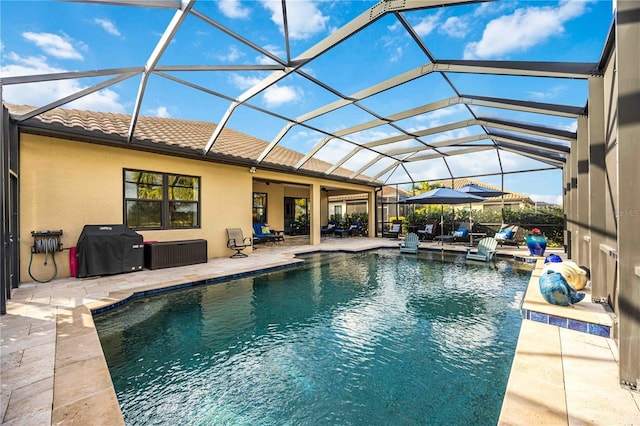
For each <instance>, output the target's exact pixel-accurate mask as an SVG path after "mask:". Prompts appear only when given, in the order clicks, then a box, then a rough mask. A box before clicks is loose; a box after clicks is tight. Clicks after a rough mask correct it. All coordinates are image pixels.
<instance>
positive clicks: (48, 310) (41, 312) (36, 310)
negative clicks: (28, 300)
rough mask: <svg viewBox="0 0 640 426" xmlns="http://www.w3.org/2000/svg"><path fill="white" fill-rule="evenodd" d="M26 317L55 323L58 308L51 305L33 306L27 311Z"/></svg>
mask: <svg viewBox="0 0 640 426" xmlns="http://www.w3.org/2000/svg"><path fill="white" fill-rule="evenodd" d="M25 315H26V316H27V317H29V318H33V319H40V320H48V321H51V322H55V320H56V308H55V307H53V306H50V305H33V306H31V307H30V308H29V309H28V310H27V312H26V314H25Z"/></svg>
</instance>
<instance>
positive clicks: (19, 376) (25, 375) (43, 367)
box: [2, 354, 54, 389]
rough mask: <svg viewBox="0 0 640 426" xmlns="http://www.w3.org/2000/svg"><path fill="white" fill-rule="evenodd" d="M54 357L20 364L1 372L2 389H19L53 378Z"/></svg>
mask: <svg viewBox="0 0 640 426" xmlns="http://www.w3.org/2000/svg"><path fill="white" fill-rule="evenodd" d="M53 367H54V356H53V354H52V356H50V357H47V358H39V359H37V360H34V361H32V362H21V363H20V366H18V367H15V368H13V369H11V370H10V371H6V372H3V375H2V388H3V389H19V388H22V387H23V386H27V385H30V384H32V383H36V382H39V381H40V380H43V379H46V378H48V377H53Z"/></svg>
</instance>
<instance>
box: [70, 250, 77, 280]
mask: <svg viewBox="0 0 640 426" xmlns="http://www.w3.org/2000/svg"><path fill="white" fill-rule="evenodd" d="M69 272H70V274H71V276H72V277H76V276H77V275H78V258H77V257H76V248H75V247H70V248H69Z"/></svg>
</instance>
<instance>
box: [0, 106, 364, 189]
mask: <svg viewBox="0 0 640 426" xmlns="http://www.w3.org/2000/svg"><path fill="white" fill-rule="evenodd" d="M5 106H6V107H7V109H8V110H9V113H10V114H11V115H12V116H20V115H23V114H26V113H28V112H30V111H32V110H34V109H35V107H33V106H28V105H11V104H5ZM24 123H26V124H31V125H36V124H38V127H41V128H42V127H45V128H46V127H56V126H58V127H59V126H62V128H63V129H64V130H65V131H68V132H69V133H74V134H77V133H79V134H86V133H89V134H91V135H92V136H94V137H97V138H100V137H104V136H105V135H106V136H108V137H109V139H110V140H113V139H116V140H117V141H118V142H121V143H126V142H125V141H126V139H127V135H128V132H129V126H130V124H131V116H130V115H128V114H116V113H105V112H94V111H83V110H77V109H63V108H54V109H52V110H49V111H47V112H44V113H42V114H40V115H37V116H35V117H33V118H30V119H28V120H26V121H24ZM42 125H44V126H42ZM215 129H216V124H215V123H210V122H204V121H195V120H181V119H175V118H161V117H147V116H139V118H138V121H137V123H136V127H135V131H134V143H133V146H135V145H136V144H143V145H145V146H149V145H151V146H153V145H154V144H157V145H162V146H165V147H171V148H178V149H180V150H184V151H185V152H187V153H189V154H190V155H198V154H200V155H202V152H203V150H204V148H205V146H206V144H207V142H208V141H209V138H210V137H211V135H212V134H213V132H214V130H215ZM267 145H268V142H266V141H264V140H262V139H259V138H256V137H253V136H250V135H247V134H245V133H242V132H238V131H236V130H233V129H230V128H228V127H225V128H224V129H223V130H222V133H221V134H220V137H219V138H218V140H217V141H216V143H215V144H214V145H213V147H212V148H211V150H210V152H209V153H208V154H207V157H211V158H225V159H232V160H233V159H235V160H236V161H237V162H238V163H242V164H249V163H253V162H255V160H256V158H258V156H259V155H260V154H261V153H262V152H263V150H264V149H265V148H266V147H267ZM127 146H130V145H127ZM303 157H304V155H303V154H301V153H299V152H296V151H294V150H291V149H288V148H284V147H281V146H276V147H275V148H274V149H273V150H272V151H271V152H270V153H269V155H268V156H267V157H266V158H265V159H264V161H263V163H262V164H264V166H265V167H268V166H270V165H271V166H275V167H279V168H282V167H284V168H289V169H291V170H292V171H294V169H293V166H294V165H295V164H296V163H297V162H298V161H299V160H300V159H302V158H303ZM331 166H332V164H330V163H328V162H326V161H321V160H318V159H310V160H309V161H307V162H306V163H305V165H304V167H302V168H301V169H300V171H299V173H300V174H303V173H304V171H308V172H312V173H315V174H317V173H323V172H325V171H326V170H328V169H329V168H330V167H331ZM352 173H353V172H352V171H350V170H347V169H344V168H338V169H337V170H336V171H334V172H333V174H334V175H335V176H337V177H341V178H345V177H348V176H350V175H351V174H352ZM327 177H329V176H327ZM363 179H366V177H363ZM356 180H357V179H356ZM360 183H369V184H370V182H368V179H367V182H364V181H363V182H360Z"/></svg>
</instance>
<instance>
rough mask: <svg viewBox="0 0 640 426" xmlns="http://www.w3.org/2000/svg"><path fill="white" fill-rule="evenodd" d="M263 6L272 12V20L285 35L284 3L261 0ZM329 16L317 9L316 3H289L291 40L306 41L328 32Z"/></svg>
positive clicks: (275, 0)
mask: <svg viewBox="0 0 640 426" xmlns="http://www.w3.org/2000/svg"><path fill="white" fill-rule="evenodd" d="M261 1H262V5H263V6H264V7H265V8H266V9H267V10H269V11H271V20H272V21H273V22H274V23H275V24H276V25H277V26H278V28H280V32H281V33H284V23H283V19H282V18H283V17H282V2H281V1H280V0H261ZM328 21H329V17H328V16H324V14H323V13H322V12H321V11H320V10H319V9H318V8H317V6H316V2H314V1H307V0H304V1H303V0H299V1H294V2H287V25H288V30H289V37H290V38H291V39H294V40H295V39H298V40H305V39H308V38H309V37H312V36H313V35H315V34H318V33H321V32H324V31H326V30H327V23H328Z"/></svg>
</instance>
